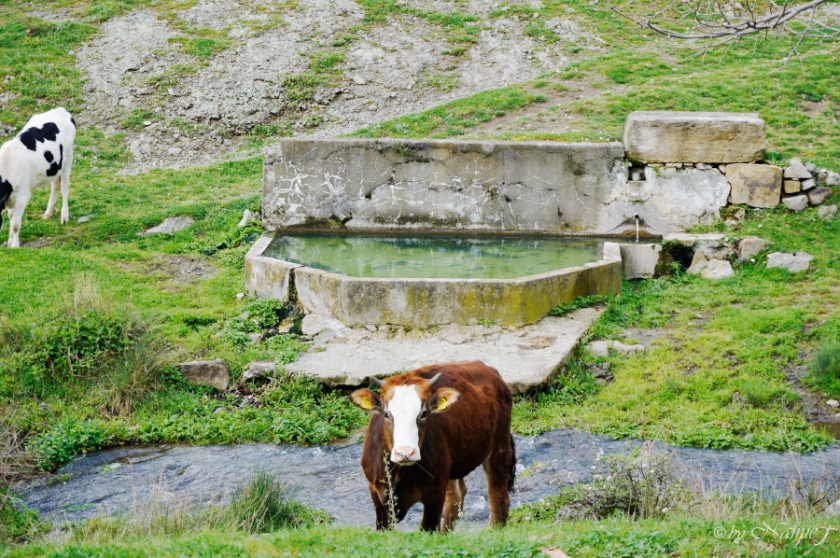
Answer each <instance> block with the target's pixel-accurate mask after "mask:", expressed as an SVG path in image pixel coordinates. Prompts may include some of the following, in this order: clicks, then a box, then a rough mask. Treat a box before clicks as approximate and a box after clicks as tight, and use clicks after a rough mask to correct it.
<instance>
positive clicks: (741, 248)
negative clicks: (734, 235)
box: [738, 236, 770, 262]
mask: <svg viewBox="0 0 840 558" xmlns="http://www.w3.org/2000/svg"><path fill="white" fill-rule="evenodd" d="M769 244H770V243H769V242H767V241H766V240H764V239H763V238H759V237H757V236H745V237H744V238H742V239H741V240H739V241H738V261H739V262H745V261H747V260H749V259H750V258H754V257H755V256H757V255H759V254H760V253H762V252H763V251H764V250H766V249H767V246H769Z"/></svg>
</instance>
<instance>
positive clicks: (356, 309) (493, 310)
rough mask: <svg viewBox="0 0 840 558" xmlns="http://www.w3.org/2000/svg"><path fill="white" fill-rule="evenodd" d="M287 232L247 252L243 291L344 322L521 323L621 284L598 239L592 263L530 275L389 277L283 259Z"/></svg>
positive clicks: (611, 247) (615, 253)
mask: <svg viewBox="0 0 840 558" xmlns="http://www.w3.org/2000/svg"><path fill="white" fill-rule="evenodd" d="M287 234H289V233H288V232H286V233H284V232H279V233H276V234H270V233H269V234H265V235H263V236H262V237H261V238H260V239H258V240H257V242H256V243H255V244H254V246H253V247H252V248H251V250H250V251H249V252H248V254H247V255H246V257H245V277H246V284H247V287H248V291H249V293H250V294H252V295H255V296H258V297H270V298H275V299H278V300H283V301H286V302H296V303H297V304H298V305H300V307H301V308H302V309H303V310H304V312H306V313H307V314H320V315H324V316H331V317H333V318H336V319H338V320H340V321H341V322H343V323H344V324H346V325H348V326H364V325H378V324H391V325H402V326H409V327H429V326H434V325H441V324H474V323H477V322H479V323H480V322H482V321H487V322H492V323H498V324H500V325H506V326H523V325H526V324H531V323H534V322H537V321H538V320H540V319H542V318H544V317H545V316H547V315H548V314H549V311H550V309H551V308H552V307H555V306H557V305H560V304H565V303H569V302H572V301H574V300H575V299H577V298H579V297H583V296H590V295H605V294H611V293H617V292H620V290H621V277H622V275H621V274H622V268H621V254H620V250H619V247H618V245H617V244H614V243H611V242H603V247H602V248H600V250H599V252H600V253H599V254H597V255H595V256H594V258H592V259H594V261H589V262H588V263H583V264H581V265H575V266H572V267H566V268H562V269H550V270H548V271H545V272H541V273H536V274H530V275H526V274H523V275H522V276H515V277H509V278H474V277H473V278H458V277H401V278H389V277H359V276H354V275H347V274H343V273H335V272H333V271H327V270H324V269H318V268H317V267H315V265H306V264H305V263H301V262H300V261H298V262H295V261H289V259H286V257H285V255H284V254H283V253H278V251H277V250H276V247H275V246H274V244H275V243H277V242H279V241H280V240H281V239H283V238H284V235H287ZM416 237H417V235H416V234H415V238H416ZM555 240H556V239H555ZM281 252H282V250H281Z"/></svg>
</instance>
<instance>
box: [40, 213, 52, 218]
mask: <svg viewBox="0 0 840 558" xmlns="http://www.w3.org/2000/svg"><path fill="white" fill-rule="evenodd" d="M52 216H53V214H52V213H44V215H43V217H41V218H42V219H49V218H50V217H52Z"/></svg>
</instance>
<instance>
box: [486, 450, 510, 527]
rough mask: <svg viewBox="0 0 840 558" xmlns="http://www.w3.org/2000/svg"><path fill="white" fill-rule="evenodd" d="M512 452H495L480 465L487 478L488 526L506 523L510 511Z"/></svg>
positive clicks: (500, 525) (499, 525)
mask: <svg viewBox="0 0 840 558" xmlns="http://www.w3.org/2000/svg"><path fill="white" fill-rule="evenodd" d="M514 459H515V458H514V454H513V450H512V448H511V449H506V451H498V450H497V451H495V452H493V453H492V454H490V457H489V458H487V461H485V462H484V463H482V466H483V467H484V474H485V475H486V476H487V500H488V501H489V502H490V526H491V527H502V526H504V525H505V524H506V523H507V519H508V510H509V509H510V495H509V494H508V486H510V481H511V475H512V474H513V473H512V469H513V460H514Z"/></svg>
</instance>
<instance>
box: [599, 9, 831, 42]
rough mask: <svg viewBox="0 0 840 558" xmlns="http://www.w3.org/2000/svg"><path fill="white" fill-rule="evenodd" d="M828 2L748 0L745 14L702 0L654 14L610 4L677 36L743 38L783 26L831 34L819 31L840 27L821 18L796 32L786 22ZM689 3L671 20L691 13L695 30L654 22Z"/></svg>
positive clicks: (626, 15) (810, 33) (652, 27)
mask: <svg viewBox="0 0 840 558" xmlns="http://www.w3.org/2000/svg"><path fill="white" fill-rule="evenodd" d="M826 2H828V0H811V1H809V2H805V3H803V4H798V5H793V3H792V1H791V0H787V1H786V2H785V3H784V5H782V6H781V7H779V6H778V5H777V4H776V3H774V2H768V4H769V5H770V9H769V10H768V11H765V12H759V10H758V3H757V2H755V3H751V2H749V1H748V0H747V1H745V2H742V3H741V4H740V5H741V6H742V7H743V8H744V9H745V10H746V12H747V13H746V14H745V15H744V16H743V17H738V16H737V15H736V14H735V13H734V12H733V11H730V10H729V9H728V6H730V5H729V4H723V3H721V2H714V1H712V2H708V1H702V0H696V1H694V2H671V3H669V4H668V5H667V6H666V7H665V8H664V9H662V10H660V11H659V12H657V13H656V14H654V15H653V16H651V17H646V16H643V15H638V14H634V13H631V12H630V11H629V10H628V8H629V7H630V6H631V5H633V4H635V0H632V1H630V2H626V3H624V4H622V5H621V6H614V5H610V7H611V8H612V10H613V11H614V12H616V13H617V14H619V15H620V16H622V17H624V18H626V19H628V20H630V21H632V22H633V23H635V24H637V25H639V26H641V27H644V28H647V29H650V30H652V31H655V32H656V33H659V34H660V35H665V36H667V37H672V38H675V39H688V40H692V39H695V40H696V39H725V38H740V37H744V36H746V35H751V34H753V33H759V32H761V31H768V30H781V31H784V32H788V33H792V34H795V35H808V36H813V31H814V27H816V26H820V27H823V28H825V29H828V30H831V32H832V33H830V34H827V35H818V36H819V37H821V38H824V37H829V36H834V35H835V34H837V33H840V29H835V28H834V27H831V26H829V25H828V24H826V23H823V22H819V23H818V24H817V25H812V24H811V23H809V24H808V25H807V26H806V31H805V32H801V31H800V32H797V31H794V30H791V29H790V27H789V26H788V25H787V23H788V22H789V21H791V20H792V19H794V18H795V17H796V16H798V15H800V14H802V13H804V12H808V11H810V12H811V22H813V21H814V16H815V14H816V9H817V7H819V6H820V5H821V4H825V3H826ZM686 4H689V7H688V8H687V9H686V10H685V13H683V14H682V17H678V18H671V19H669V21H670V22H676V21H680V20H682V19H683V18H685V17H690V18H691V19H692V20H693V22H694V25H693V26H694V28H695V30H694V31H693V32H686V33H683V32H679V31H674V30H673V29H669V28H667V27H663V26H661V25H659V24H657V23H655V20H657V19H659V18H661V17H663V16H664V14H665V13H666V12H667V11H668V10H673V11H676V12H677V13H679V12H680V7H682V6H683V5H686Z"/></svg>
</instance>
